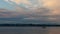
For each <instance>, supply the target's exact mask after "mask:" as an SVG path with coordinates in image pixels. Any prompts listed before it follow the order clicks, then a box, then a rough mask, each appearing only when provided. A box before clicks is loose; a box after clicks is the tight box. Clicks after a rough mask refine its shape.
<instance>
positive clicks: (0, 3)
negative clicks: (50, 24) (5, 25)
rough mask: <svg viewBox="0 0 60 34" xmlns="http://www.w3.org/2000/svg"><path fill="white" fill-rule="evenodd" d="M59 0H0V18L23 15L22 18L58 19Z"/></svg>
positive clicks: (59, 13) (59, 15)
mask: <svg viewBox="0 0 60 34" xmlns="http://www.w3.org/2000/svg"><path fill="white" fill-rule="evenodd" d="M59 1H60V0H0V18H11V17H24V18H23V19H24V20H37V21H39V20H42V21H55V22H59V20H60V2H59Z"/></svg>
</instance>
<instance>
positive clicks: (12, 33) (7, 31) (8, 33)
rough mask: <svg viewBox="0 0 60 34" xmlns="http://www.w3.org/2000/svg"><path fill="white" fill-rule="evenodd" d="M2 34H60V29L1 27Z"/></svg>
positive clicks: (0, 33)
mask: <svg viewBox="0 0 60 34" xmlns="http://www.w3.org/2000/svg"><path fill="white" fill-rule="evenodd" d="M0 34H60V27H47V28H45V29H44V28H42V27H0Z"/></svg>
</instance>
